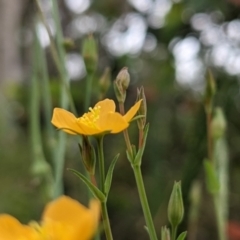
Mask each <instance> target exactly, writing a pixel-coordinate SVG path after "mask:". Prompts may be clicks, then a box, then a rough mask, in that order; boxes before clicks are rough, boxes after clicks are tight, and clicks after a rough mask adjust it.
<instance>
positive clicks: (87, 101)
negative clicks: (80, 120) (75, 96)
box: [84, 72, 94, 111]
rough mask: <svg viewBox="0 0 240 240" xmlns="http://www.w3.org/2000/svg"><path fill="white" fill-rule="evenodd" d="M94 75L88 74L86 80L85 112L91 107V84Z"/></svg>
mask: <svg viewBox="0 0 240 240" xmlns="http://www.w3.org/2000/svg"><path fill="white" fill-rule="evenodd" d="M93 77H94V73H93V72H92V73H88V76H87V80H86V95H85V102H84V109H85V111H87V110H88V108H89V107H90V105H91V95H92V82H93Z"/></svg>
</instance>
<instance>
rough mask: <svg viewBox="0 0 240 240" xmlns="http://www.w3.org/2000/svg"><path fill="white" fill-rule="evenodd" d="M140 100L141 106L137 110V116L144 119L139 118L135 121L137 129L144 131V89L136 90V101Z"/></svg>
mask: <svg viewBox="0 0 240 240" xmlns="http://www.w3.org/2000/svg"><path fill="white" fill-rule="evenodd" d="M140 99H142V102H141V106H140V108H139V110H138V113H139V115H143V116H144V117H142V118H139V119H138V120H137V124H138V128H139V129H144V126H145V125H146V119H147V102H146V96H145V93H144V88H143V87H141V88H140V89H137V101H139V100H140Z"/></svg>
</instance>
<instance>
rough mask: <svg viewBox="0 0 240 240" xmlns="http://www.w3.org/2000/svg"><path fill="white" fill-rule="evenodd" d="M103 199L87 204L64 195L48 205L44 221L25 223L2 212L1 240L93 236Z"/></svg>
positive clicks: (67, 239) (66, 239)
mask: <svg viewBox="0 0 240 240" xmlns="http://www.w3.org/2000/svg"><path fill="white" fill-rule="evenodd" d="M99 216H100V203H99V202H98V201H97V200H92V201H91V202H90V207H89V208H86V207H85V206H83V205H82V204H80V203H79V202H77V201H76V200H74V199H72V198H70V197H67V196H61V197H60V198H58V199H56V200H54V201H52V202H50V203H49V204H47V206H46V207H45V210H44V212H43V215H42V221H41V223H40V224H38V223H36V222H31V223H30V224H29V225H24V224H21V223H20V222H19V221H18V220H17V219H16V218H14V217H12V216H10V215H8V214H1V215H0V239H1V240H90V239H91V238H92V237H93V236H94V234H95V232H96V231H97V227H98V221H99Z"/></svg>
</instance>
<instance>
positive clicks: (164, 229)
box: [161, 226, 171, 240]
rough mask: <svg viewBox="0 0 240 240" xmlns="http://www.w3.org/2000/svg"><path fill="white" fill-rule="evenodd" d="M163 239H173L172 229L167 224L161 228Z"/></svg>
mask: <svg viewBox="0 0 240 240" xmlns="http://www.w3.org/2000/svg"><path fill="white" fill-rule="evenodd" d="M161 240H171V238H170V231H169V229H168V228H167V227H166V226H164V227H162V228H161Z"/></svg>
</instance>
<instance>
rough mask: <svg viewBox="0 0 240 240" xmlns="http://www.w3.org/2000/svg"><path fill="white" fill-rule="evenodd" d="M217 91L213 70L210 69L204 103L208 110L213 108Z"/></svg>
mask: <svg viewBox="0 0 240 240" xmlns="http://www.w3.org/2000/svg"><path fill="white" fill-rule="evenodd" d="M215 93H216V84H215V80H214V78H213V75H212V73H211V71H210V70H209V71H208V74H207V77H206V87H205V93H204V105H205V109H206V111H211V110H212V101H213V97H214V95H215Z"/></svg>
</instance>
